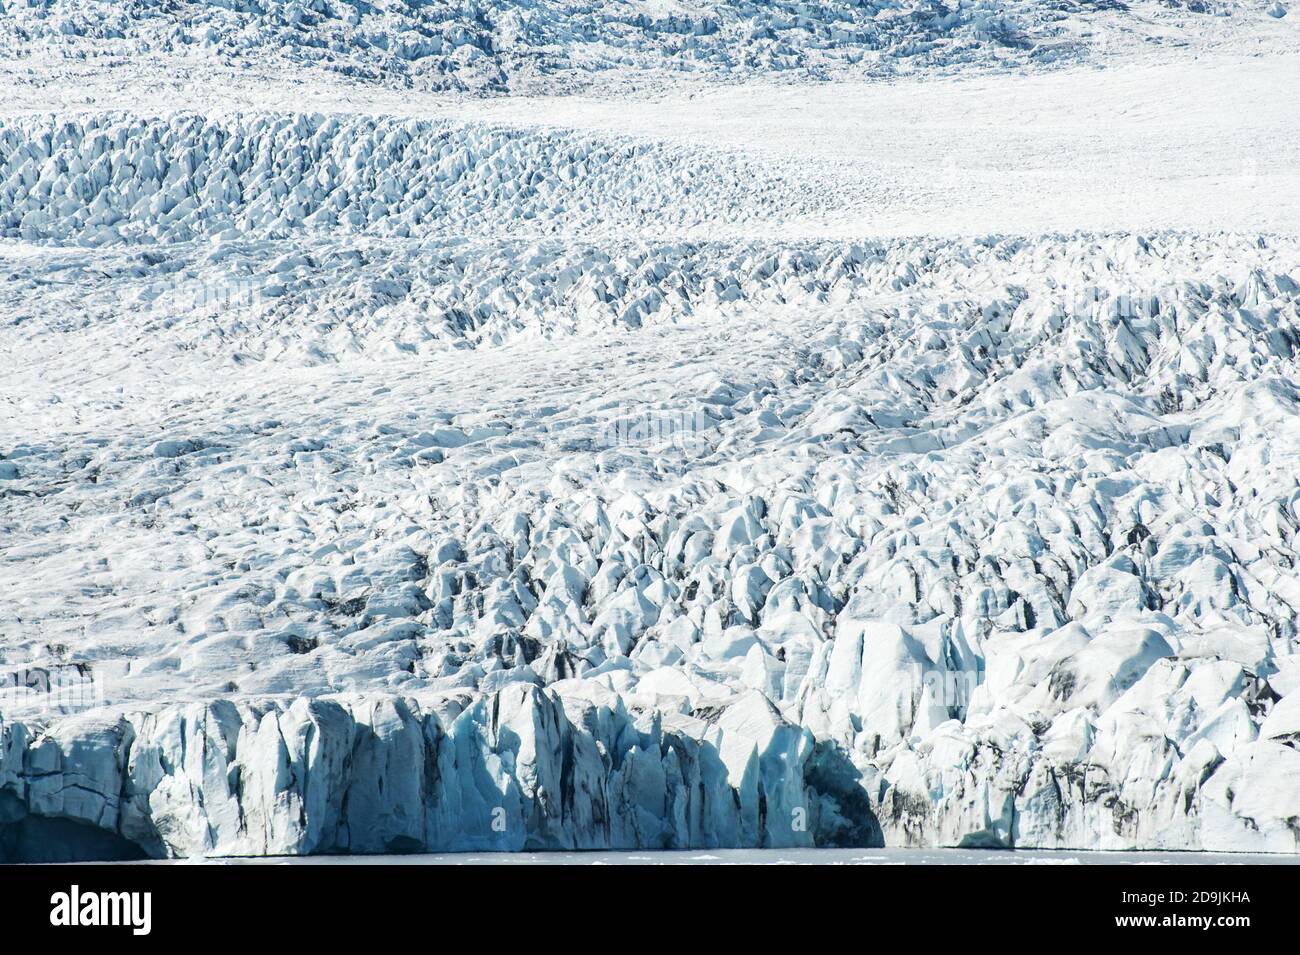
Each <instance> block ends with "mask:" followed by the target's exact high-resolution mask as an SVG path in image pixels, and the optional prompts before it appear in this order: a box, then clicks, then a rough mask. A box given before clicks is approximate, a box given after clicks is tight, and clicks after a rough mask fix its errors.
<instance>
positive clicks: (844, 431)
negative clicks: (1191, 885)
mask: <svg viewBox="0 0 1300 955" xmlns="http://www.w3.org/2000/svg"><path fill="white" fill-rule="evenodd" d="M98 6H103V5H96V9H97V8H98ZM236 6H237V5H236ZM509 6H512V5H498V6H491V7H489V6H485V7H484V8H483V10H484V11H485V12H484V15H483V17H481V18H479V19H478V20H475V21H474V22H473V23H474V24H476V25H472V28H470V27H469V26H465V25H464V24H460V25H458V23H457V21H455V20H448V19H446V17H445V16H444V13H445V11H444V10H443V9H442V7H441V6H439V5H412V6H406V5H400V4H399V5H387V6H385V7H383V8H381V9H370V8H360V7H351V6H348V5H327V4H309V5H296V4H267V5H252V4H250V5H247V7H246V8H240V9H230V8H229V7H228V6H217V5H215V4H214V5H200V4H190V5H187V7H192V8H193V9H192V10H190V11H189V12H190V13H191V14H192V15H191V16H190V17H189V18H188V19H187V20H185V21H182V20H180V19H179V18H178V17H176V16H175V15H168V14H164V13H162V12H159V11H156V10H154V9H153V8H145V9H142V10H137V9H136V8H134V7H131V8H127V7H121V8H120V12H114V13H112V15H111V16H108V17H106V18H104V19H102V20H95V19H94V18H92V17H90V12H91V6H90V5H85V4H76V3H71V2H57V3H51V4H37V5H30V6H23V7H15V8H14V15H13V17H12V18H11V19H9V20H8V21H7V22H6V24H5V27H4V29H5V30H7V31H10V34H13V36H16V35H17V34H15V33H14V31H17V30H26V31H30V33H31V36H32V37H36V38H37V39H38V40H39V43H33V44H32V45H31V46H30V47H24V48H23V50H22V52H21V53H14V54H13V55H14V57H15V58H14V59H12V60H10V61H7V62H6V64H5V65H4V70H5V71H7V75H14V76H19V75H21V76H23V77H25V79H23V80H22V81H21V83H19V84H17V85H14V86H12V87H9V88H10V89H11V90H12V92H11V93H8V94H6V98H5V99H4V100H3V101H2V102H0V272H2V274H3V277H4V281H3V283H0V367H2V368H3V371H4V374H3V376H0V542H2V545H0V810H3V812H2V813H0V818H3V819H5V820H6V822H5V826H6V827H7V828H4V829H3V830H0V856H13V857H20V858H26V857H31V855H32V854H33V853H35V852H36V851H37V848H34V847H40V846H44V849H43V850H41V851H45V852H47V853H49V854H54V855H59V854H63V855H66V856H69V857H77V856H84V855H86V854H88V853H99V854H125V853H131V852H141V851H143V852H146V853H148V854H151V855H157V856H190V855H230V854H234V855H249V854H252V855H259V854H299V853H310V852H334V851H348V852H397V851H412V850H423V851H441V850H446V849H467V850H486V849H514V850H521V849H574V848H585V849H596V848H611V847H614V848H617V847H645V848H656V849H657V848H714V847H725V846H782V847H800V846H803V847H807V846H812V845H828V844H845V845H868V844H871V845H879V844H881V843H882V842H883V843H884V844H886V845H890V846H894V845H914V846H936V845H946V846H964V847H970V848H980V847H991V846H1017V847H1043V848H1062V849H1067V848H1068V849H1132V848H1143V849H1179V850H1187V849H1208V850H1233V851H1253V852H1295V851H1296V849H1297V845H1300V843H1298V842H1297V840H1298V839H1300V830H1298V829H1297V823H1296V820H1297V819H1298V818H1300V763H1298V760H1300V757H1298V756H1297V754H1296V746H1297V740H1298V739H1300V716H1298V715H1297V710H1296V706H1295V705H1294V704H1295V701H1296V699H1297V697H1296V694H1297V693H1300V646H1297V632H1296V625H1295V621H1296V613H1297V609H1298V608H1300V577H1297V573H1296V560H1297V555H1296V548H1297V533H1298V530H1300V484H1298V483H1297V475H1298V474H1300V425H1298V424H1297V421H1300V418H1298V417H1297V410H1298V409H1297V405H1298V404H1300V390H1298V387H1300V386H1298V385H1297V382H1300V367H1298V360H1300V351H1298V350H1300V235H1297V233H1296V231H1295V223H1296V222H1297V221H1300V219H1298V218H1297V216H1300V177H1298V175H1297V172H1296V169H1297V160H1300V133H1298V132H1297V130H1298V129H1300V125H1298V124H1297V123H1296V119H1297V116H1296V113H1295V109H1296V107H1295V105H1294V103H1293V102H1292V101H1291V100H1292V99H1293V98H1291V97H1287V96H1286V95H1285V90H1286V89H1287V88H1288V87H1289V86H1294V85H1295V84H1296V82H1297V81H1298V80H1300V75H1298V74H1300V69H1298V67H1297V61H1296V59H1295V57H1294V56H1290V57H1282V56H1277V55H1276V51H1277V50H1278V49H1279V45H1280V44H1282V43H1283V41H1285V40H1287V38H1290V39H1292V40H1293V39H1294V38H1295V36H1296V34H1295V32H1294V31H1295V29H1296V27H1295V18H1293V17H1281V18H1278V17H1276V15H1269V13H1270V12H1271V11H1266V10H1265V9H1264V7H1263V6H1262V5H1234V6H1231V7H1229V6H1224V7H1223V8H1222V10H1220V12H1223V13H1230V14H1231V16H1222V17H1215V16H1211V15H1210V14H1205V13H1201V14H1197V13H1194V12H1192V11H1189V10H1186V9H1168V8H1161V10H1160V11H1158V15H1156V12H1152V15H1151V16H1150V17H1148V18H1147V19H1145V20H1144V19H1141V18H1139V17H1137V16H1136V15H1132V16H1129V15H1127V14H1126V12H1125V11H1119V10H1112V11H1102V12H1100V13H1093V14H1085V13H1083V12H1080V11H1076V10H1073V9H1065V8H1063V9H1061V10H1055V9H1053V8H1052V7H1050V6H1049V5H1046V4H1040V3H1032V4H1031V3H1018V4H1014V5H1007V6H994V5H988V4H976V5H963V6H961V7H960V8H957V9H956V10H955V11H947V8H942V7H940V8H935V7H930V6H926V7H923V8H922V7H918V8H916V9H912V8H909V7H905V6H893V7H891V6H886V5H879V6H871V5H867V6H857V5H849V4H829V5H825V6H821V7H815V8H808V9H809V11H810V12H805V13H802V14H797V13H795V12H793V11H794V7H791V8H790V10H789V11H784V8H783V7H777V6H773V5H762V6H761V7H759V6H756V7H755V8H754V9H753V10H748V9H742V7H741V6H740V5H737V4H721V3H717V4H696V3H691V4H688V3H685V2H682V3H656V4H652V5H647V4H636V5H631V4H628V5H623V6H626V7H628V8H629V9H628V10H626V11H622V12H620V11H621V10H622V7H620V6H611V5H596V4H593V5H588V6H583V7H582V9H581V10H578V8H577V5H573V4H568V5H564V6H563V9H562V8H561V5H560V4H552V3H548V4H538V5H530V6H528V7H527V8H524V12H523V13H514V12H511V11H510V10H508V9H507V7H509ZM632 6H635V7H636V8H637V11H636V13H635V14H633V13H632V12H631V9H630V8H631V7H632ZM113 9H114V10H118V8H113ZM783 11H784V12H783ZM940 11H947V12H940ZM6 12H9V11H8V10H7V11H6ZM1092 16H1098V17H1105V18H1106V20H1105V22H1106V23H1107V24H1108V27H1107V31H1106V34H1105V35H1106V36H1113V37H1117V38H1119V39H1116V41H1115V43H1114V44H1106V45H1104V46H1103V47H1102V48H1098V47H1097V45H1096V44H1095V43H1091V42H1088V43H1084V42H1082V41H1080V42H1075V41H1073V40H1071V41H1069V42H1066V41H1064V40H1062V41H1061V42H1060V43H1059V44H1058V43H1057V42H1056V40H1055V39H1053V38H1060V37H1064V36H1066V35H1069V36H1072V37H1078V36H1087V35H1090V34H1089V31H1090V30H1091V29H1092V25H1093V21H1092V20H1091V19H1090V17H1092ZM114 17H116V18H117V19H116V20H115V19H114ZM439 17H443V19H441V20H440V19H438V18H439ZM782 17H788V18H789V20H790V22H789V23H786V22H785V21H784V20H782V21H781V24H780V25H779V28H778V27H777V26H774V25H773V24H774V23H775V21H776V20H779V19H780V18H782ZM1003 17H1006V18H1012V19H1014V21H1015V23H1017V24H1019V26H1017V27H1016V30H1018V31H1020V33H1023V34H1024V35H1025V36H1028V37H1030V38H1031V40H1032V42H1028V43H1025V44H1020V43H1018V42H1011V43H1008V42H1003V41H1005V40H1006V37H1007V36H1010V34H999V33H998V31H997V30H996V29H994V28H993V27H992V26H990V24H994V25H996V23H1000V22H1002V21H1001V19H999V18H1003ZM583 18H586V19H583ZM936 18H938V19H936ZM990 18H992V19H990ZM859 21H861V23H862V24H870V26H869V28H868V27H867V26H861V25H859V26H854V27H852V30H857V29H859V28H860V29H861V31H863V32H861V35H858V34H854V33H853V32H852V30H850V32H849V34H846V35H841V34H840V33H837V32H836V31H842V30H845V29H849V27H846V26H844V24H846V23H847V24H850V25H852V24H857V23H858V22H859ZM435 22H436V23H438V24H439V26H438V28H437V29H436V30H435V29H433V27H432V26H430V24H433V23H435ZM577 23H581V24H585V26H583V27H582V29H578V28H577V27H576V26H572V24H577ZM742 23H744V24H745V26H744V29H745V30H749V31H751V32H752V34H753V35H752V36H751V37H750V39H747V40H745V44H747V45H745V44H742V45H741V46H740V47H737V46H736V45H735V44H734V43H731V41H732V40H734V39H735V37H737V36H739V35H740V34H739V33H738V32H737V31H739V30H741V24H742ZM94 24H98V25H97V26H96V25H94ZM564 24H569V25H570V26H571V29H570V27H566V29H570V32H569V33H565V34H563V35H561V34H560V33H557V32H555V31H557V30H559V29H560V27H561V26H562V25H564ZM708 24H713V26H709V25H708ZM209 26H210V27H212V29H213V30H215V31H216V39H215V40H213V39H205V37H206V34H205V32H204V31H205V30H206V29H207V28H208V27H209ZM489 26H490V27H491V30H492V31H494V32H493V36H494V37H495V39H493V40H491V42H490V43H488V42H486V41H484V39H483V35H484V34H483V33H482V31H485V30H488V28H489ZM235 27H238V29H235ZM714 27H716V29H715V28H714ZM458 30H459V31H462V32H459V33H458V32H457V31H458ZM765 30H767V31H774V32H775V33H776V34H778V35H777V36H774V37H767V36H765V34H764V31H765ZM475 31H479V32H475ZM990 31H992V32H990ZM1288 31H1289V32H1288ZM745 35H746V36H749V34H745ZM1017 35H1019V34H1017ZM6 36H9V40H6V41H5V42H9V41H11V40H13V36H10V35H9V34H6ZM999 36H1002V38H1003V41H999V40H998V37H999ZM1177 37H1181V38H1182V39H1181V40H1178V41H1177V42H1175V39H1171V38H1177ZM1157 41H1158V42H1157ZM1180 44H1181V45H1180ZM1148 47H1149V48H1150V49H1151V50H1152V52H1150V53H1149V54H1147V53H1144V52H1143V51H1144V50H1145V49H1147V48H1148ZM198 48H202V49H205V50H207V52H206V53H204V54H203V56H206V57H209V58H210V59H211V61H212V67H211V72H212V77H211V82H210V83H209V84H208V85H207V86H206V87H199V86H194V85H188V86H183V88H182V87H168V86H167V82H168V81H165V80H164V81H162V85H158V82H157V81H158V80H159V77H160V76H162V75H163V74H164V73H165V72H166V71H168V70H172V69H173V67H175V66H176V64H178V63H181V62H188V61H189V60H191V59H193V58H194V57H195V56H196V55H197V54H196V53H195V50H197V49H198ZM15 49H16V48H15ZM472 50H477V51H478V53H476V54H475V53H471V52H469V51H472ZM907 50H911V51H912V54H910V55H909V54H908V53H907V52H906V51H907ZM460 51H463V52H460ZM760 54H761V55H760ZM1121 54H1122V55H1121ZM313 61H321V62H324V63H325V65H327V66H329V67H330V68H331V69H333V70H334V71H335V72H334V75H333V76H330V77H323V76H322V75H321V74H320V72H319V71H318V70H317V69H316V68H317V67H319V66H320V65H321V62H313ZM15 64H18V65H15ZM23 64H26V66H24V65H23ZM449 64H450V65H449ZM909 64H910V65H909ZM177 68H178V69H179V67H177ZM26 70H30V71H31V72H25V71H26ZM259 71H270V72H268V73H261V72H259ZM271 73H274V76H275V82H274V83H273V84H271V85H269V86H267V85H264V84H265V82H266V81H265V76H268V75H271ZM904 74H905V75H904ZM177 75H180V74H179V73H178V74H177ZM724 80H725V82H724ZM408 84H409V87H408ZM479 88H485V89H488V90H490V91H495V92H502V91H509V92H511V93H513V94H514V95H510V96H503V97H499V98H490V99H479V98H469V97H466V96H465V95H463V94H464V91H465V90H471V89H479ZM446 90H453V91H459V92H454V93H448V92H445V91H446ZM29 94H30V95H29ZM525 94H528V95H525ZM53 686H57V687H59V688H60V693H59V695H58V696H57V697H56V695H55V694H53V693H52V692H49V688H50V687H53ZM80 687H85V688H87V693H86V694H83V696H82V697H78V694H77V692H76V691H77V690H78V688H80ZM90 689H93V691H94V692H93V693H90V692H89V690H90ZM87 700H89V704H93V705H88V704H87ZM57 824H66V825H63V827H62V828H60V827H59V825H57ZM69 827H71V828H69ZM79 840H84V841H81V842H79Z"/></svg>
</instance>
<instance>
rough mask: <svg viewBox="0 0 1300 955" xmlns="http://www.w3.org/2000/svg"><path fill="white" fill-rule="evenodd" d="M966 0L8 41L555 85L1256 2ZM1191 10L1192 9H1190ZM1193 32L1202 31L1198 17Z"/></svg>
mask: <svg viewBox="0 0 1300 955" xmlns="http://www.w3.org/2000/svg"><path fill="white" fill-rule="evenodd" d="M1190 7H1191V9H1189V7H1185V6H1184V5H1182V4H1167V5H1157V4H1147V5H1144V9H1143V11H1142V13H1144V14H1145V15H1146V16H1145V17H1144V16H1142V14H1135V13H1130V11H1129V9H1128V7H1127V6H1126V5H1124V4H1119V3H1113V2H1102V3H1078V2H1073V0H1059V2H1051V3H1040V2H1026V0H964V2H959V3H952V4H943V3H931V2H916V0H871V2H866V0H830V2H817V3H806V2H791V0H777V2H770V0H769V2H762V3H758V2H744V0H650V2H645V0H612V2H611V0H604V2H575V0H537V2H529V3H514V2H502V0H480V2H471V3H464V2H447V0H432V2H402V0H394V2H386V3H377V4H370V3H364V2H354V0H307V2H299V0H287V2H286V0H226V2H205V0H197V2H196V0H185V2H180V3H173V4H166V5H163V4H154V3H140V2H133V3H126V2H120V0H119V2H103V0H95V2H88V0H11V2H8V3H6V5H5V8H4V12H5V22H4V26H3V30H0V50H3V51H5V52H7V53H8V54H9V55H10V56H13V57H14V58H15V59H16V60H17V62H18V63H20V64H24V63H25V62H31V61H39V60H49V59H57V58H66V59H68V60H72V61H74V62H75V61H77V60H83V61H90V62H92V63H93V62H94V61H101V62H103V61H113V60H118V59H120V58H122V57H131V58H133V59H136V60H139V61H143V62H150V63H157V64H159V65H162V64H168V63H177V64H184V65H188V66H191V67H193V66H197V65H200V64H203V63H205V62H206V63H209V64H212V65H218V64H220V65H234V66H237V67H240V68H243V69H250V68H257V67H268V66H271V67H274V66H278V67H281V68H283V67H284V66H286V65H290V64H293V65H306V66H310V67H314V68H323V69H325V70H327V71H330V72H335V73H338V74H341V75H343V76H346V77H352V78H357V79H360V80H363V81H378V82H382V83H383V84H385V85H387V86H396V87H398V88H401V87H415V88H420V89H430V88H432V89H449V90H469V91H488V92H507V91H509V92H521V91H529V90H542V91H545V92H548V93H554V92H558V91H563V90H567V89H570V88H574V87H588V86H591V85H593V84H602V83H603V84H620V85H626V84H636V85H646V84H648V83H652V82H654V81H655V80H658V81H659V82H661V83H662V82H663V81H664V80H665V79H667V78H671V77H674V76H682V75H685V76H692V75H695V76H705V77H710V78H743V77H746V76H754V75H760V74H768V75H770V74H778V75H781V74H791V75H793V76H796V77H799V78H803V79H807V78H820V77H825V76H828V75H830V76H836V75H840V76H842V75H846V74H849V75H862V74H863V73H867V74H886V75H888V74H893V73H896V72H899V71H906V70H911V69H919V68H931V69H934V68H942V67H955V66H967V65H971V64H978V65H986V66H994V67H1002V68H1005V67H1007V66H1025V65H1038V64H1050V63H1055V62H1060V61H1068V60H1072V59H1078V58H1081V57H1087V56H1088V55H1089V54H1092V55H1098V54H1100V53H1104V52H1105V49H1106V45H1107V42H1108V38H1107V35H1106V31H1105V28H1106V27H1110V28H1112V29H1115V30H1118V31H1124V32H1135V33H1139V34H1144V35H1150V34H1152V33H1154V34H1155V35H1154V36H1153V37H1152V39H1155V40H1157V41H1158V40H1159V39H1161V36H1160V33H1159V31H1158V29H1157V30H1153V29H1152V27H1151V19H1148V18H1152V19H1154V20H1155V22H1156V23H1158V24H1161V25H1164V24H1165V23H1167V24H1169V25H1170V27H1172V29H1173V30H1174V31H1175V33H1176V32H1177V31H1178V29H1179V28H1180V27H1181V28H1182V29H1183V30H1187V26H1188V21H1189V20H1190V21H1195V20H1196V19H1198V16H1199V18H1200V19H1208V18H1209V16H1210V15H1211V14H1212V13H1218V14H1220V15H1231V14H1233V13H1236V14H1238V15H1240V16H1242V17H1247V18H1257V19H1263V18H1264V17H1265V5H1264V4H1260V3H1244V4H1243V3H1233V2H1218V0H1216V2H1214V3H1210V4H1204V3H1198V4H1195V5H1190ZM1193 11H1194V13H1195V15H1192V16H1189V13H1191V12H1193ZM1187 32H1188V33H1191V31H1187Z"/></svg>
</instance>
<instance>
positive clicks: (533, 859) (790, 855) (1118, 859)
mask: <svg viewBox="0 0 1300 955" xmlns="http://www.w3.org/2000/svg"><path fill="white" fill-rule="evenodd" d="M201 862H210V863H222V864H234V865H356V864H362V865H365V864H374V863H385V864H392V865H1192V864H1195V865H1207V864H1208V865H1261V864H1262V865H1270V864H1272V865H1300V855H1260V854H1254V853H1250V854H1247V853H1224V852H1078V851H1070V850H1065V851H1055V850H1023V851H1006V850H995V849H711V850H699V851H696V850H688V851H684V852H644V851H626V852H467V853H440V854H430V855H394V856H308V857H305V858H303V857H283V856H281V857H272V858H264V859H208V860H198V859H189V860H178V862H177V864H186V863H188V864H195V863H201Z"/></svg>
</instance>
